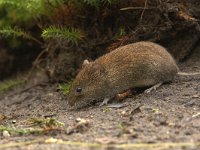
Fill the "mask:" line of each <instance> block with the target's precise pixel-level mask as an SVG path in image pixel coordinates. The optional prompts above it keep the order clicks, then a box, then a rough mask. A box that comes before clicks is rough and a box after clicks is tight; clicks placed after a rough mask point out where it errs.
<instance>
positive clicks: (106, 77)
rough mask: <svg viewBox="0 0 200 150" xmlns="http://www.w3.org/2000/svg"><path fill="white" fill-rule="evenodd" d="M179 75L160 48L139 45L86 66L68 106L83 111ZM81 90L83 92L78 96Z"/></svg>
mask: <svg viewBox="0 0 200 150" xmlns="http://www.w3.org/2000/svg"><path fill="white" fill-rule="evenodd" d="M178 71H179V70H178V67H177V65H176V63H175V61H174V59H173V58H172V56H171V55H170V54H169V53H168V52H167V51H166V50H165V48H163V47H162V46H160V45H158V44H155V43H152V42H137V43H133V44H129V45H126V46H122V47H119V48H117V49H115V50H114V51H112V52H110V53H108V54H106V55H104V56H102V57H100V58H98V59H96V60H95V61H94V62H90V63H89V64H87V65H84V66H83V68H82V70H81V71H80V72H79V74H78V75H77V77H76V78H75V80H74V82H73V83H72V87H71V90H70V93H69V97H68V105H69V107H70V108H80V107H84V106H87V105H90V104H91V103H92V102H96V101H103V99H105V98H112V97H114V96H115V95H116V94H118V93H122V92H124V91H126V90H128V89H130V88H136V87H149V86H153V85H155V84H157V83H159V82H168V81H171V80H172V79H173V78H174V76H175V75H176V74H177V72H178ZM77 87H81V88H82V91H81V92H76V88H77Z"/></svg>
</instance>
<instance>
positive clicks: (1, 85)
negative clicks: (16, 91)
mask: <svg viewBox="0 0 200 150" xmlns="http://www.w3.org/2000/svg"><path fill="white" fill-rule="evenodd" d="M23 82H24V81H23V80H19V79H15V80H5V81H2V82H0V93H3V92H6V91H8V90H10V89H12V88H14V87H15V86H17V85H19V84H22V83H23Z"/></svg>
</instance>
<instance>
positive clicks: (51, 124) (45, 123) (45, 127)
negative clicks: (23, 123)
mask: <svg viewBox="0 0 200 150" xmlns="http://www.w3.org/2000/svg"><path fill="white" fill-rule="evenodd" d="M29 124H30V125H32V126H35V128H24V129H22V128H15V127H6V126H3V125H0V133H2V132H3V131H8V132H9V133H10V134H11V135H18V134H19V135H24V134H43V133H47V132H49V131H51V130H57V129H58V127H63V126H64V123H62V122H60V121H58V120H56V119H54V118H45V119H39V118H32V119H30V120H29Z"/></svg>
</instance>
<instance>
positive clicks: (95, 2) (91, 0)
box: [82, 0, 119, 7]
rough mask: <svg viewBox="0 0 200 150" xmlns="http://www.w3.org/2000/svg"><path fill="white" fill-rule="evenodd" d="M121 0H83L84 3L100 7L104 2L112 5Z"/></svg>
mask: <svg viewBox="0 0 200 150" xmlns="http://www.w3.org/2000/svg"><path fill="white" fill-rule="evenodd" d="M117 1H119V0H82V2H83V3H85V4H87V5H90V6H95V7H98V6H100V4H102V3H103V4H104V5H110V4H114V3H116V2H117Z"/></svg>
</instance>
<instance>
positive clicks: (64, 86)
mask: <svg viewBox="0 0 200 150" xmlns="http://www.w3.org/2000/svg"><path fill="white" fill-rule="evenodd" d="M71 84H72V81H69V82H68V83H64V84H59V86H58V89H59V90H61V91H62V92H63V94H65V95H67V94H68V93H69V90H70V86H71Z"/></svg>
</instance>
